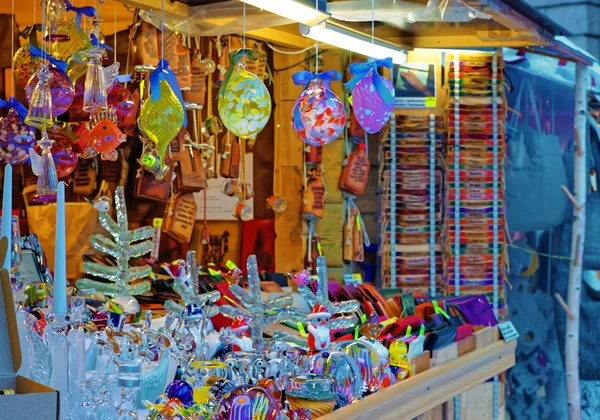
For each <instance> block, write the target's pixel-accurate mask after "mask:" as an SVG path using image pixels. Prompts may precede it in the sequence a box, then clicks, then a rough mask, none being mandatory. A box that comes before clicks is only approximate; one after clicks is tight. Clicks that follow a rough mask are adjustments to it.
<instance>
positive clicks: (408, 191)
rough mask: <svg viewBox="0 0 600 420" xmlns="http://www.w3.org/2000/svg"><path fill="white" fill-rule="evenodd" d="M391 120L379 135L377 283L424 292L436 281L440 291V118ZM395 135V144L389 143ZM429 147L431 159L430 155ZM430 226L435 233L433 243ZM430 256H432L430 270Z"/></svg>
mask: <svg viewBox="0 0 600 420" xmlns="http://www.w3.org/2000/svg"><path fill="white" fill-rule="evenodd" d="M391 125H392V129H390V130H389V132H388V134H387V136H385V137H384V144H383V147H382V153H383V155H382V156H381V157H382V159H381V160H380V161H381V162H383V165H382V167H383V168H384V172H383V178H384V182H383V184H384V191H383V201H382V215H383V217H382V220H381V227H382V233H381V243H382V244H384V246H383V247H382V250H383V251H384V252H383V253H382V283H383V284H382V286H383V287H385V288H400V289H401V290H402V291H403V292H411V291H414V292H424V293H429V292H431V291H432V290H431V285H432V284H435V291H436V292H437V293H439V291H440V290H441V288H442V287H443V282H442V269H443V262H442V252H441V250H442V248H441V230H442V229H441V226H442V223H441V222H442V194H441V193H442V179H443V177H442V165H443V160H444V158H443V156H442V151H443V150H444V138H445V136H444V119H443V118H433V117H429V116H427V117H413V116H400V115H399V116H396V119H395V121H393V122H392V124H391ZM394 134H395V139H394V141H395V144H392V136H393V135H394ZM432 152H433V158H434V160H433V161H431V160H430V159H431V157H432ZM394 157H395V158H394ZM393 158H394V159H393ZM392 183H393V184H394V185H393V186H392ZM432 183H433V189H432ZM432 191H433V196H432ZM392 201H393V202H392ZM432 206H433V209H432ZM432 216H433V219H434V223H431V219H432ZM392 217H394V219H393V220H392ZM432 228H433V231H434V232H435V233H434V236H433V247H432V246H431V244H432V236H431V231H432ZM392 247H393V248H394V249H395V251H393V250H392ZM432 249H433V250H434V252H432ZM432 258H433V259H435V265H434V267H433V268H434V270H432V267H431V260H432ZM434 278H435V281H434V282H432V279H434Z"/></svg>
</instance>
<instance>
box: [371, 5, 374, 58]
mask: <svg viewBox="0 0 600 420" xmlns="http://www.w3.org/2000/svg"><path fill="white" fill-rule="evenodd" d="M374 52H375V0H371V56H373V53H374ZM373 58H375V57H373Z"/></svg>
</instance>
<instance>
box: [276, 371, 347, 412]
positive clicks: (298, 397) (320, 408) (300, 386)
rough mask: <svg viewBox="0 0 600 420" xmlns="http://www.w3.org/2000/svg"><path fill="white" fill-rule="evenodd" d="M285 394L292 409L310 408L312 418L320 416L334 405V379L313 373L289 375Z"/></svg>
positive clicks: (329, 410)
mask: <svg viewBox="0 0 600 420" xmlns="http://www.w3.org/2000/svg"><path fill="white" fill-rule="evenodd" d="M285 396H286V399H287V401H288V403H289V404H290V407H291V408H292V409H293V410H296V409H299V408H305V409H308V410H310V412H311V414H312V417H313V418H315V419H316V418H318V417H322V416H324V415H326V414H329V413H331V412H332V411H333V409H334V407H335V404H336V399H337V392H336V390H335V379H334V378H333V377H331V376H329V375H317V374H314V373H301V374H299V375H294V376H291V377H290V378H289V380H288V382H287V383H286V385H285Z"/></svg>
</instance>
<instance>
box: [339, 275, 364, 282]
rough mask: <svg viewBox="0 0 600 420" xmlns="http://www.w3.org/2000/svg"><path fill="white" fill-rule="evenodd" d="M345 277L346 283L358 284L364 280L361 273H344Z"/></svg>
mask: <svg viewBox="0 0 600 420" xmlns="http://www.w3.org/2000/svg"><path fill="white" fill-rule="evenodd" d="M343 279H344V284H354V285H357V284H362V282H363V279H362V275H361V274H360V273H354V274H344V275H343Z"/></svg>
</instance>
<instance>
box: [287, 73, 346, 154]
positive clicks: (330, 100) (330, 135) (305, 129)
mask: <svg viewBox="0 0 600 420" xmlns="http://www.w3.org/2000/svg"><path fill="white" fill-rule="evenodd" d="M292 77H293V79H294V83H295V84H297V85H301V84H304V85H305V88H304V90H303V91H302V93H301V94H300V96H299V97H298V99H297V100H296V103H295V104H294V108H293V110H292V128H293V129H294V131H295V132H296V134H297V135H298V137H300V138H301V139H302V141H304V142H305V143H307V144H310V145H311V146H323V145H325V144H329V143H331V142H332V141H334V140H335V139H336V138H338V137H339V135H340V134H341V133H342V131H343V130H344V126H345V124H346V110H345V108H344V104H343V103H342V101H341V100H340V98H339V97H338V96H337V95H336V94H335V93H334V92H333V91H332V90H331V89H329V86H330V81H332V80H339V79H340V78H341V77H342V75H341V74H340V73H339V72H336V71H332V70H330V71H328V72H324V73H319V74H313V73H310V72H308V71H301V72H298V73H295V74H294V75H293V76H292Z"/></svg>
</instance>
